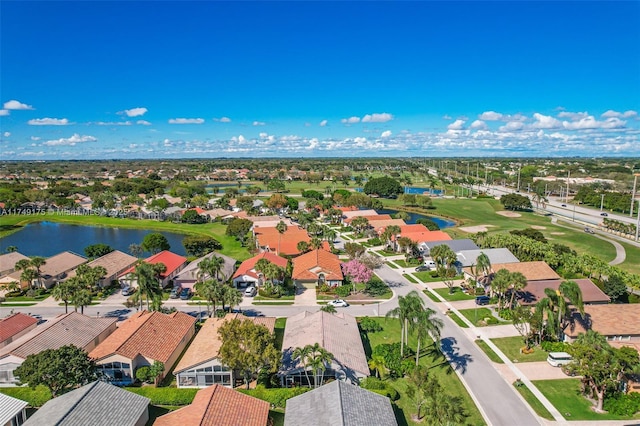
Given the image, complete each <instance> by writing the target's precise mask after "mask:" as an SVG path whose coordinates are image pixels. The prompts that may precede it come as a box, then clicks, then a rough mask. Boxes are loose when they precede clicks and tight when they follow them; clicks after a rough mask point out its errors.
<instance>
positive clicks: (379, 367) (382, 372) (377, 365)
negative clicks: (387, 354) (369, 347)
mask: <svg viewBox="0 0 640 426" xmlns="http://www.w3.org/2000/svg"><path fill="white" fill-rule="evenodd" d="M368 364H369V368H370V369H372V370H374V371H375V372H376V377H377V378H380V376H382V378H384V377H385V376H386V375H387V372H388V371H389V370H388V369H387V366H386V365H385V362H384V357H383V356H382V355H373V356H372V357H371V359H370V360H369V363H368Z"/></svg>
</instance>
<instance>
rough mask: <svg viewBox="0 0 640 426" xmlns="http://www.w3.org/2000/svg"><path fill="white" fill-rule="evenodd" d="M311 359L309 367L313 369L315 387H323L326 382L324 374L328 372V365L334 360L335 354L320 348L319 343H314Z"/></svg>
mask: <svg viewBox="0 0 640 426" xmlns="http://www.w3.org/2000/svg"><path fill="white" fill-rule="evenodd" d="M308 358H309V366H310V367H311V368H312V369H313V372H314V375H315V380H314V382H315V387H316V388H317V387H319V386H322V382H323V380H324V372H325V371H326V370H327V364H328V363H330V362H331V361H332V360H333V354H332V353H331V352H329V351H327V350H326V349H325V348H323V347H322V346H320V344H319V343H314V344H313V346H311V351H310V354H309V355H308Z"/></svg>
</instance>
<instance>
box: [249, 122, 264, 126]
mask: <svg viewBox="0 0 640 426" xmlns="http://www.w3.org/2000/svg"><path fill="white" fill-rule="evenodd" d="M252 124H253V125H254V126H264V125H265V124H267V123H265V122H264V121H254V122H253V123H252Z"/></svg>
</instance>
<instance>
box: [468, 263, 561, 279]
mask: <svg viewBox="0 0 640 426" xmlns="http://www.w3.org/2000/svg"><path fill="white" fill-rule="evenodd" d="M491 269H493V271H494V272H497V271H499V270H500V269H506V270H507V271H509V272H520V273H521V274H522V275H524V276H525V278H526V279H527V281H540V280H559V279H560V275H558V274H556V273H555V271H554V270H553V269H551V267H550V266H549V265H547V263H546V262H544V261H541V260H540V261H534V262H516V263H496V264H494V265H491ZM464 272H465V273H467V274H469V275H473V274H472V273H471V268H464Z"/></svg>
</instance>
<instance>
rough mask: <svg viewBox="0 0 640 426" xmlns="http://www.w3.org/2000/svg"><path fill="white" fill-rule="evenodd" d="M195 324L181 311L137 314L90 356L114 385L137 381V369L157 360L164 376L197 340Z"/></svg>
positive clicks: (100, 371) (121, 325)
mask: <svg viewBox="0 0 640 426" xmlns="http://www.w3.org/2000/svg"><path fill="white" fill-rule="evenodd" d="M195 322H196V319H195V318H194V317H192V316H190V315H187V314H185V313H183V312H179V311H178V312H173V313H172V314H163V313H162V312H147V311H142V312H137V313H135V314H134V315H132V316H131V317H129V319H128V320H126V321H125V322H123V323H122V324H120V326H119V327H118V329H117V330H116V331H114V332H113V334H111V336H109V337H108V338H107V339H106V340H105V341H104V342H102V343H101V344H100V345H98V346H97V347H96V348H95V349H93V350H92V351H90V352H89V356H90V357H91V358H93V359H94V360H95V361H96V366H97V369H98V372H99V373H100V374H101V375H103V376H104V377H107V378H108V380H109V381H110V382H112V383H114V384H118V385H126V384H130V383H132V382H134V381H135V372H136V370H137V369H138V368H139V367H142V366H151V365H153V363H154V362H155V361H159V362H161V363H163V364H164V371H163V373H162V377H164V376H165V375H167V374H168V373H169V372H170V371H171V368H172V367H173V364H175V362H176V360H177V359H178V357H179V356H180V354H181V353H182V351H183V350H184V348H185V347H186V346H187V344H188V343H189V341H190V340H191V338H192V337H193V335H194V333H195Z"/></svg>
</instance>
